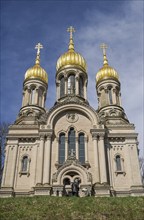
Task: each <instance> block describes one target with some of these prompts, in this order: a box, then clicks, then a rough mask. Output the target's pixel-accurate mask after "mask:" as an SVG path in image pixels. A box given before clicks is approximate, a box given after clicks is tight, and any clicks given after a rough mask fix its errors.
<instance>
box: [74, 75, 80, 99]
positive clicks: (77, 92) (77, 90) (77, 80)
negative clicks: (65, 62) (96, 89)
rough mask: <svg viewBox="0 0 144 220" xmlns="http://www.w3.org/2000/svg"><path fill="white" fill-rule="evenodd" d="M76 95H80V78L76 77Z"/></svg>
mask: <svg viewBox="0 0 144 220" xmlns="http://www.w3.org/2000/svg"><path fill="white" fill-rule="evenodd" d="M75 84H76V85H75V94H76V95H79V77H78V76H77V75H76V77H75Z"/></svg>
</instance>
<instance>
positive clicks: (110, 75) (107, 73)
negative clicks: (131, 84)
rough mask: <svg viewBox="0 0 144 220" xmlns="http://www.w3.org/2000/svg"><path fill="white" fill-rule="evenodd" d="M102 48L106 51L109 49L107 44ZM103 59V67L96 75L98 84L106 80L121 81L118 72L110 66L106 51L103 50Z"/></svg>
mask: <svg viewBox="0 0 144 220" xmlns="http://www.w3.org/2000/svg"><path fill="white" fill-rule="evenodd" d="M101 48H102V49H106V48H107V47H106V45H105V44H103V45H102V46H101ZM103 58H104V61H103V67H102V68H101V69H100V70H99V71H98V72H97V74H96V83H97V84H98V83H99V82H100V81H102V80H104V79H114V80H116V81H119V75H118V73H117V71H116V70H115V69H114V68H112V67H111V66H109V64H108V60H107V57H106V51H105V50H103Z"/></svg>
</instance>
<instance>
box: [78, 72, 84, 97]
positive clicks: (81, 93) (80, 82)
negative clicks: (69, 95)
mask: <svg viewBox="0 0 144 220" xmlns="http://www.w3.org/2000/svg"><path fill="white" fill-rule="evenodd" d="M83 90H84V88H83V78H82V76H80V78H79V95H80V96H81V97H83V95H84V91H83Z"/></svg>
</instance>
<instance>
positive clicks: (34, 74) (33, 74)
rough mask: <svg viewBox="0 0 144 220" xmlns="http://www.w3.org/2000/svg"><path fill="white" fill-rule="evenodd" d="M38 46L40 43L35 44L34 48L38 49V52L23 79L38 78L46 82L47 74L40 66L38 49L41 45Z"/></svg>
mask: <svg viewBox="0 0 144 220" xmlns="http://www.w3.org/2000/svg"><path fill="white" fill-rule="evenodd" d="M39 46H42V45H40V44H38V45H37V46H36V49H38V52H37V57H36V62H35V65H34V66H33V67H31V68H29V69H28V70H27V71H26V73H25V80H28V79H40V80H42V81H43V82H45V83H48V75H47V73H46V71H45V70H44V69H43V68H42V67H41V66H40V49H41V48H42V47H39Z"/></svg>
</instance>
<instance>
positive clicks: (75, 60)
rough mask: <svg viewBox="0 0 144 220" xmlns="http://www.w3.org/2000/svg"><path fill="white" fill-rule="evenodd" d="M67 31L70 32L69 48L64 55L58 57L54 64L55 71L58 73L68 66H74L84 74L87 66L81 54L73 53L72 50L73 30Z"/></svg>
mask: <svg viewBox="0 0 144 220" xmlns="http://www.w3.org/2000/svg"><path fill="white" fill-rule="evenodd" d="M70 28H72V27H70ZM68 31H69V32H70V42H69V48H68V51H67V52H66V53H64V54H62V55H61V56H60V57H59V59H58V61H57V64H56V70H57V71H59V70H61V69H63V68H65V67H68V66H76V67H78V68H80V69H82V70H83V71H85V72H86V70H87V65H86V61H85V59H84V58H83V57H82V55H81V54H79V53H77V52H75V50H74V42H73V37H72V32H74V30H73V29H70V30H68Z"/></svg>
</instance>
